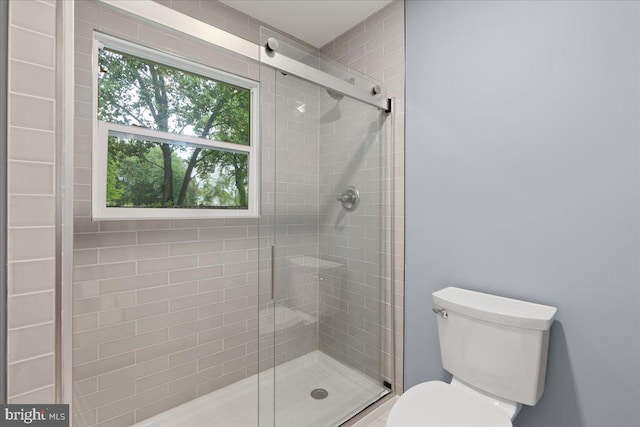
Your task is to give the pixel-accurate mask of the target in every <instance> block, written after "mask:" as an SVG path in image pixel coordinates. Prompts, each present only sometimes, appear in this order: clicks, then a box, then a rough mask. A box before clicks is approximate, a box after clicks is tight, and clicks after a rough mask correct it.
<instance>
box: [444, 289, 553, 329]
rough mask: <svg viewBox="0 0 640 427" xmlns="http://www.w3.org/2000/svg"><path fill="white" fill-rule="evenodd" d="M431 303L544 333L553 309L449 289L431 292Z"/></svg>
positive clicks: (477, 317) (452, 310)
mask: <svg viewBox="0 0 640 427" xmlns="http://www.w3.org/2000/svg"><path fill="white" fill-rule="evenodd" d="M433 301H434V302H435V303H436V304H437V305H438V306H440V307H442V308H445V309H447V310H448V311H451V312H455V313H460V314H463V315H465V316H469V317H473V318H476V319H481V320H486V321H487V322H493V323H499V324H501V325H507V326H514V327H518V328H524V329H536V330H541V331H545V330H548V329H549V328H550V327H551V323H553V318H554V316H555V314H556V311H557V309H556V308H555V307H551V306H548V305H542V304H535V303H532V302H526V301H520V300H516V299H511V298H505V297H499V296H496V295H490V294H485V293H482V292H475V291H469V290H467V289H461V288H456V287H453V286H450V287H448V288H444V289H441V290H439V291H437V292H434V293H433Z"/></svg>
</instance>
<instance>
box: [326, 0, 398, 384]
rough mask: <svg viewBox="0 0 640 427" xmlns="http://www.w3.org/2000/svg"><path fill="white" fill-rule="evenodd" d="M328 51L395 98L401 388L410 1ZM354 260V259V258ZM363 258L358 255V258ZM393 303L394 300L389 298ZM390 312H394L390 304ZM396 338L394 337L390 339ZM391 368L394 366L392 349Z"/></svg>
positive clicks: (345, 36) (386, 10) (376, 17)
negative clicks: (406, 24)
mask: <svg viewBox="0 0 640 427" xmlns="http://www.w3.org/2000/svg"><path fill="white" fill-rule="evenodd" d="M321 52H322V54H324V55H326V56H327V57H329V58H331V59H333V60H335V61H337V62H339V63H341V64H344V65H346V66H348V67H349V68H352V69H354V70H356V71H359V72H362V73H364V74H366V75H367V76H370V77H372V78H374V79H376V80H378V81H379V82H380V84H381V86H383V87H384V88H386V89H387V90H388V91H389V95H390V96H393V97H395V113H394V116H393V120H394V123H393V124H392V126H393V130H392V132H393V137H394V139H395V141H394V147H395V151H394V154H393V157H394V158H393V164H394V176H393V192H394V201H393V202H394V203H393V216H394V229H393V231H394V233H393V238H394V240H393V245H394V256H395V259H394V264H395V266H394V267H395V269H394V271H393V283H394V292H395V331H393V332H392V331H388V333H389V334H391V333H393V334H394V335H395V364H393V366H394V367H395V390H396V392H397V393H401V392H402V390H403V378H402V376H403V367H402V363H403V331H404V324H403V321H404V71H405V62H404V1H402V0H394V1H393V2H392V3H391V4H389V5H388V6H387V7H385V8H384V9H382V10H380V11H379V12H377V13H375V14H373V15H371V16H370V17H368V18H367V19H366V20H365V21H364V22H361V23H360V24H358V25H356V26H355V27H353V28H352V29H351V30H349V31H347V32H346V33H344V34H343V35H341V36H339V37H337V38H336V39H335V40H333V41H332V42H329V43H328V44H327V45H326V46H324V47H323V48H322V49H321ZM349 259H351V258H349ZM356 259H357V258H356ZM386 301H390V299H386ZM387 315H390V310H389V307H387ZM390 341H391V339H390V337H389V339H388V342H390ZM386 350H387V361H386V364H385V366H386V368H385V369H386V370H387V372H388V369H390V365H391V363H390V360H389V356H390V353H391V352H390V348H387V349H386Z"/></svg>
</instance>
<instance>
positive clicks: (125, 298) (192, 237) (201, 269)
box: [73, 1, 318, 426]
mask: <svg viewBox="0 0 640 427" xmlns="http://www.w3.org/2000/svg"><path fill="white" fill-rule="evenodd" d="M162 3H163V4H165V5H167V6H170V7H173V8H175V9H177V10H179V11H181V12H183V13H189V14H191V15H195V16H196V17H197V18H198V19H206V20H209V21H210V23H214V24H216V25H217V26H218V27H220V28H222V29H225V30H227V31H230V32H234V33H236V34H239V35H245V36H246V37H250V38H252V39H257V37H259V35H258V34H259V28H260V27H259V23H258V22H257V21H254V20H251V19H249V18H247V17H246V16H244V15H242V14H238V13H237V12H235V11H233V9H230V8H227V7H226V6H222V5H221V4H218V3H217V2H200V3H198V2H184V1H178V2H162ZM240 27H242V28H244V30H243V31H240ZM93 30H99V31H103V32H105V33H108V34H111V35H114V36H119V37H121V38H125V39H127V40H131V41H134V42H138V43H141V44H145V45H147V46H150V47H153V48H156V49H159V50H162V51H165V52H168V53H176V54H178V55H180V56H183V57H187V58H193V59H194V60H196V61H198V62H201V63H204V64H207V65H210V66H212V67H214V68H219V69H223V70H225V71H229V72H232V73H235V74H238V75H241V76H245V77H248V78H251V79H254V80H258V79H260V78H261V79H262V91H263V94H262V95H263V101H262V103H261V108H262V116H263V117H262V121H263V123H264V124H265V125H264V126H263V129H262V132H263V139H262V141H261V142H262V155H263V159H264V161H263V164H262V168H261V173H262V176H263V179H262V182H261V184H262V187H263V200H262V201H261V203H262V205H263V211H264V212H265V213H266V214H265V215H263V216H262V218H261V219H259V220H258V219H235V220H234V219H226V220H225V219H213V220H166V221H163V220H160V221H155V220H154V221H148V220H147V221H102V222H92V221H91V220H90V208H91V206H90V194H91V191H90V190H91V189H90V186H91V181H90V177H91V169H90V167H91V162H90V159H91V139H90V138H91V113H90V111H91V88H90V84H91V37H92V31H93ZM75 41H76V107H77V108H76V119H75V152H74V156H75V171H74V172H75V183H74V184H75V186H74V190H75V200H74V207H75V213H74V217H75V221H74V226H75V236H74V248H75V252H74V261H75V269H74V307H73V310H74V336H73V346H74V361H73V363H74V372H73V375H74V402H73V403H74V408H73V412H74V415H75V417H74V419H75V422H76V425H78V426H92V425H107V424H108V425H121V424H122V425H129V424H131V423H134V422H138V421H141V420H143V419H145V418H148V417H150V416H153V415H155V414H157V413H159V412H162V411H164V410H166V409H169V408H171V407H173V406H176V405H179V404H181V403H184V402H185V401H188V400H191V399H193V398H196V397H198V396H200V395H203V394H206V393H209V392H211V391H213V390H216V389H218V388H221V387H223V386H225V385H227V384H230V383H232V382H235V381H238V380H240V379H243V378H245V377H247V376H250V375H252V374H254V373H256V372H257V369H258V365H257V360H258V354H257V351H258V339H259V338H260V339H263V342H262V346H261V350H264V351H262V353H261V356H262V357H263V360H262V362H263V363H261V364H260V366H261V367H264V368H267V367H269V366H272V365H273V363H282V362H285V361H287V360H290V359H292V358H295V357H298V356H300V355H302V354H304V353H306V352H308V351H312V350H314V349H316V348H317V323H316V320H315V319H317V307H318V304H317V275H316V274H314V271H313V270H310V269H309V268H307V267H296V266H292V265H289V264H288V263H287V262H285V260H284V259H282V262H278V263H277V265H278V267H279V268H278V271H277V276H278V299H279V300H280V301H281V303H279V304H278V306H277V307H276V308H275V310H274V307H273V306H271V307H269V305H268V304H265V305H262V304H260V309H261V310H260V311H259V310H258V308H259V307H258V306H259V300H260V299H262V298H264V297H265V296H267V295H268V294H269V293H268V286H269V285H270V283H269V282H268V280H269V275H268V274H266V273H267V272H268V270H269V268H270V267H269V265H270V246H271V244H273V243H274V242H275V243H277V245H278V252H277V255H278V256H281V257H283V258H284V257H294V258H295V257H296V256H301V257H304V256H305V255H306V254H308V253H309V252H311V253H314V254H317V251H318V243H317V214H316V212H317V203H318V201H317V188H318V185H317V179H318V177H317V137H318V128H317V125H316V126H315V127H314V126H313V125H311V124H310V123H312V122H313V120H312V119H311V118H310V117H317V111H318V109H317V102H318V101H317V89H316V88H312V87H311V85H300V86H296V85H287V84H284V83H283V81H282V80H280V82H279V83H278V85H277V84H276V76H275V73H274V72H273V71H272V73H271V75H265V76H260V69H259V66H258V65H257V64H256V63H253V62H250V61H247V60H244V59H242V58H240V57H238V56H235V55H233V54H231V53H228V52H224V51H221V50H217V49H215V48H212V47H210V46H207V45H204V44H200V43H198V42H195V41H194V40H192V39H189V38H186V37H183V36H181V35H179V34H177V33H172V32H169V31H161V30H159V29H158V28H157V27H154V26H151V25H148V24H146V23H144V22H141V21H138V20H136V19H134V18H131V17H129V16H126V15H124V14H121V13H119V12H118V11H116V10H114V9H111V8H109V7H108V6H106V5H103V4H101V3H98V2H87V1H81V2H76V37H75ZM256 41H257V40H256ZM284 91H289V96H292V97H294V98H295V99H303V100H304V102H307V103H308V105H309V107H308V108H309V111H310V113H309V115H307V117H308V118H307V119H304V118H302V119H301V118H300V117H296V116H295V114H294V115H291V114H290V113H291V107H292V104H290V103H289V104H282V105H283V109H282V111H281V114H279V115H278V117H279V118H281V119H282V120H281V121H279V122H278V125H279V131H280V132H283V133H282V134H279V136H282V138H283V139H282V141H283V142H282V144H280V145H279V146H278V152H277V153H276V151H275V147H274V145H273V144H274V141H275V140H274V135H275V132H276V130H275V128H276V122H275V120H276V109H275V100H276V98H275V97H276V94H277V93H278V94H279V95H280V96H284V95H285V93H284ZM314 105H315V107H314ZM293 106H294V107H297V105H293ZM294 111H297V110H294ZM285 133H288V134H289V137H285V136H284V135H285ZM287 138H289V139H287ZM285 141H287V142H285ZM293 142H295V144H294V143H293ZM276 155H277V156H279V157H278V158H280V159H287V163H286V165H287V166H286V167H282V165H279V169H278V170H279V174H278V179H277V181H276V180H275V179H276V177H275V174H274V167H275V163H274V162H275V157H274V156H276ZM314 165H315V168H316V171H315V172H314V170H313V167H314ZM303 175H305V176H306V177H303ZM305 179H306V180H307V182H305ZM276 185H277V189H278V198H279V199H278V208H277V211H276V210H275V209H276V208H275V204H274V190H275V188H276ZM301 195H302V198H299V196H301ZM274 226H277V227H278V228H277V230H276V229H275V228H274ZM276 233H277V235H278V239H277V241H276V240H275V239H274V235H275V234H276ZM280 267H281V268H280ZM259 275H260V282H261V283H260V284H259V283H258V282H259V280H258V278H259ZM263 308H264V310H262V309H263ZM258 316H261V317H260V320H261V323H260V324H261V325H264V326H262V327H261V328H260V334H259V333H258ZM274 332H275V336H276V341H275V342H276V344H277V346H276V347H275V348H274V347H273V345H272V346H271V347H270V348H269V346H268V345H265V343H266V342H271V343H273V338H271V337H272V334H273V333H274ZM255 395H256V398H257V390H256V394H255ZM247 404H248V405H250V403H249V402H248V403H247ZM254 406H257V402H256V403H255V405H254Z"/></svg>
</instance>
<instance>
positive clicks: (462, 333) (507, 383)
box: [387, 287, 557, 427]
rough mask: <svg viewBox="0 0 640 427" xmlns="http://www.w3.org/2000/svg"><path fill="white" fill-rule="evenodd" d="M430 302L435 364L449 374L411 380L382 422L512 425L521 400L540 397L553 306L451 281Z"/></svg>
mask: <svg viewBox="0 0 640 427" xmlns="http://www.w3.org/2000/svg"><path fill="white" fill-rule="evenodd" d="M433 302H434V303H435V308H434V309H433V312H434V313H435V315H436V316H435V317H436V319H437V322H438V336H439V340H440V354H441V356H442V366H443V367H444V369H445V370H446V371H448V372H449V373H451V374H452V375H453V378H452V380H451V383H449V384H448V383H445V382H442V381H428V382H424V383H421V384H418V385H416V386H414V387H411V388H410V389H409V390H407V391H406V392H405V393H404V394H403V395H402V396H400V397H399V398H398V400H397V401H396V403H395V404H394V405H393V408H391V412H390V413H389V417H388V418H387V427H418V426H420V427H512V426H513V424H512V421H513V420H514V419H515V417H516V416H517V415H518V412H519V411H520V408H521V407H522V405H530V406H533V405H535V404H536V403H538V400H540V397H541V396H542V392H543V390H544V381H545V374H546V371H547V350H548V347H549V330H550V328H551V324H552V323H553V318H554V316H555V314H556V311H557V309H556V308H555V307H550V306H546V305H541V304H534V303H530V302H525V301H519V300H515V299H510V298H504V297H499V296H495V295H489V294H485V293H480V292H474V291H469V290H466V289H460V288H456V287H448V288H445V289H442V290H439V291H437V292H435V293H434V294H433Z"/></svg>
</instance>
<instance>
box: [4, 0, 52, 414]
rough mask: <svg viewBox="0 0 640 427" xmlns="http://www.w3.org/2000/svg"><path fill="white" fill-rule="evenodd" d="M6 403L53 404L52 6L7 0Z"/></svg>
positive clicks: (27, 1) (48, 3)
mask: <svg viewBox="0 0 640 427" xmlns="http://www.w3.org/2000/svg"><path fill="white" fill-rule="evenodd" d="M8 58H9V73H8V88H9V99H8V124H9V129H8V133H9V138H8V160H9V164H8V193H7V194H8V212H7V213H8V263H9V265H8V295H7V296H8V301H7V323H8V326H7V329H8V331H7V353H8V354H7V359H8V370H7V383H8V384H7V386H8V387H7V388H8V389H7V392H8V393H7V394H8V401H9V403H34V402H38V403H53V402H55V389H54V380H55V358H54V352H55V343H54V336H55V333H54V331H55V326H54V321H55V315H54V306H55V295H54V290H55V195H56V194H55V188H54V183H55V143H56V135H55V131H56V122H55V119H56V4H55V2H54V1H52V0H51V1H35V0H25V1H10V2H9V51H8Z"/></svg>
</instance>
